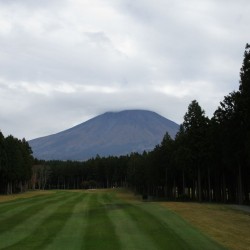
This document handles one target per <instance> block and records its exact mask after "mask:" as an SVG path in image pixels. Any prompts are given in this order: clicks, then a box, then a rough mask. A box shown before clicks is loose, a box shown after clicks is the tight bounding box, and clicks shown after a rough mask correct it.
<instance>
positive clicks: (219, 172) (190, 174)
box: [0, 44, 250, 204]
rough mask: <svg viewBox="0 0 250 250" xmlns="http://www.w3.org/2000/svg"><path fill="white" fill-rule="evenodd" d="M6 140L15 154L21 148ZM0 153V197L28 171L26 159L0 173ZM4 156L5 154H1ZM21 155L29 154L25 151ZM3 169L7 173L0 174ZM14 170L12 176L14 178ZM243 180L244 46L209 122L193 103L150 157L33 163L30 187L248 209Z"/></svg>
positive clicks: (246, 170) (249, 78)
mask: <svg viewBox="0 0 250 250" xmlns="http://www.w3.org/2000/svg"><path fill="white" fill-rule="evenodd" d="M218 84H219V83H218ZM204 91H205V90H204ZM10 138H12V137H10ZM7 139H8V137H7V138H6V139H3V138H2V139H1V145H2V144H3V145H5V147H6V145H7V144H6V142H5V143H2V141H8V140H10V139H8V140H7ZM12 140H14V141H16V144H17V145H19V147H20V148H22V146H21V145H26V144H27V143H26V142H25V141H22V142H20V141H18V140H16V139H12ZM17 142H18V143H17ZM17 148H18V147H17V146H16V149H17ZM1 150H2V146H0V154H1V163H0V164H1V165H0V178H1V179H0V180H1V191H3V190H9V185H10V183H11V185H12V187H13V185H14V186H15V187H16V188H18V183H22V185H23V183H26V182H27V180H28V177H29V174H30V172H29V171H28V172H27V173H26V172H25V171H24V170H23V171H21V172H25V173H26V174H23V175H20V173H21V172H20V170H21V169H22V168H24V169H28V170H30V162H29V161H27V163H26V162H25V161H24V159H30V154H29V153H28V154H27V155H26V157H23V159H22V157H21V158H20V159H21V161H20V162H19V161H18V164H19V165H20V167H21V166H22V167H21V168H20V167H16V168H14V166H15V164H14V165H12V163H8V164H9V165H8V164H7V165H6V164H5V163H4V164H5V165H3V166H12V167H7V168H2V153H1ZM4 150H7V151H6V152H8V149H7V148H5V149H4ZM26 150H27V152H30V151H29V150H30V149H29V147H28V146H27V145H26ZM24 151H25V150H24ZM3 152H5V151H3ZM21 152H23V151H22V150H21ZM12 154H13V155H16V154H17V153H16V152H15V151H14V150H13V151H9V153H6V155H7V156H6V159H8V160H9V161H10V162H12V161H11V160H10V159H12V157H11V156H12ZM8 156H9V157H8ZM28 156H29V157H28ZM3 159H5V158H3ZM15 159H17V156H15ZM3 162H5V161H3ZM6 162H7V160H6ZM15 162H16V163H17V161H15ZM22 164H23V165H22ZM25 164H27V165H25ZM19 165H18V166H19ZM24 165H25V167H24ZM27 166H29V167H27ZM8 168H9V169H11V170H13V171H3V170H4V169H8ZM14 170H15V171H16V172H17V173H18V174H14V173H15V172H14ZM5 173H9V174H5ZM10 173H11V174H10ZM20 176H23V177H22V178H20ZM249 180H250V46H249V45H248V44H247V45H246V50H245V54H244V60H243V65H242V68H241V70H240V82H239V90H238V91H234V92H232V93H230V94H228V95H227V96H225V97H224V100H223V101H222V102H221V103H220V105H219V107H218V108H217V110H216V111H215V112H214V115H213V117H212V118H211V119H209V118H208V117H206V116H205V112H204V110H203V109H202V108H201V107H200V105H199V103H198V102H197V101H195V100H194V101H192V102H191V103H190V105H189V106H188V110H187V112H186V114H185V115H184V121H183V123H182V124H181V126H180V130H179V132H178V133H177V135H176V137H175V139H172V138H171V137H170V136H169V134H168V133H166V135H165V136H164V138H163V140H162V142H161V143H160V144H159V145H157V146H156V147H155V149H154V150H153V151H151V152H144V153H143V154H138V153H132V154H131V155H127V156H121V157H112V156H111V157H106V158H101V157H99V156H97V157H96V158H94V159H90V160H88V161H86V162H72V161H67V162H63V161H48V162H45V161H38V160H35V161H34V165H33V168H32V176H31V181H30V186H31V187H32V188H34V189H35V188H40V189H54V188H56V189H79V188H110V187H129V188H131V189H133V190H134V191H135V192H137V193H139V194H141V195H143V197H144V198H145V199H146V198H151V197H152V198H154V197H157V198H164V199H169V200H195V201H214V202H225V203H226V202H228V203H229V202H230V203H239V204H242V203H245V204H249V203H250V181H249ZM2 181H3V182H2ZM22 185H21V186H22Z"/></svg>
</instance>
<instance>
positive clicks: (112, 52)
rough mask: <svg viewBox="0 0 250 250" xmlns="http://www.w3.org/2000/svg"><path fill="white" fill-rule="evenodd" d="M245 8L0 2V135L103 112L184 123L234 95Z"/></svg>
mask: <svg viewBox="0 0 250 250" xmlns="http://www.w3.org/2000/svg"><path fill="white" fill-rule="evenodd" d="M249 7H250V2H248V1H246V0H240V1H232V0H229V1H226V0H222V1H219V2H218V1H216V0H205V1H198V0H191V1H188V2H187V1H184V0H177V1H173V0H167V1H165V0H157V1H152V0H143V1H142V0H138V1H131V0H125V1H124V0H92V1H89V0H60V1H59V0H52V1H51V0H44V1H32V0H22V1H17V0H12V1H3V0H0V107H1V109H0V129H1V130H2V131H3V132H4V133H5V134H8V133H12V134H14V135H16V136H19V137H23V136H25V137H27V138H34V137H38V136H42V135H45V134H48V133H54V132H57V131H60V130H62V129H65V128H68V127H70V126H72V125H75V124H77V123H79V122H82V121H84V120H86V119H87V118H90V117H93V116H95V115H97V114H100V113H102V112H105V111H109V110H121V109H128V108H142V109H150V110H154V111H156V112H159V113H160V114H162V115H164V116H166V117H167V118H170V119H173V120H175V121H176V122H182V118H183V115H184V113H185V112H186V110H187V106H188V104H189V102H191V100H193V99H197V100H198V101H199V102H200V104H201V106H202V107H203V108H204V109H205V110H206V113H207V114H208V115H210V116H211V115H212V113H213V111H214V110H215V109H216V108H217V106H218V104H219V101H221V100H222V99H223V96H224V95H226V94H228V93H229V92H231V91H232V90H234V89H237V88H238V81H239V70H240V67H241V63H242V59H243V50H244V46H245V43H247V42H249V40H250V39H249V38H250V33H249V30H248V29H249V28H248V23H249V22H250V17H249V15H248V10H249Z"/></svg>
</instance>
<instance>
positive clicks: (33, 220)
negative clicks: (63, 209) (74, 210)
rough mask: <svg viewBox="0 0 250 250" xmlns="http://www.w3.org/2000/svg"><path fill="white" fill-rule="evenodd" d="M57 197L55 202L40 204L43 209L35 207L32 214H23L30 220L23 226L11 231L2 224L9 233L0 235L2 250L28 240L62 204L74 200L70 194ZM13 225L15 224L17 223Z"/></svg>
mask: <svg viewBox="0 0 250 250" xmlns="http://www.w3.org/2000/svg"><path fill="white" fill-rule="evenodd" d="M57 195H58V194H57ZM57 195H55V197H54V200H53V201H49V202H46V203H44V204H43V205H42V206H41V204H39V206H40V208H41V209H37V208H39V207H36V206H35V208H36V209H34V210H33V211H32V213H31V214H27V215H26V214H23V216H25V217H28V218H26V220H25V221H23V222H22V223H21V224H19V225H16V226H14V227H12V228H11V229H10V228H8V225H4V224H2V223H1V224H0V226H1V227H4V228H5V229H6V228H7V231H5V232H3V233H2V234H0V249H4V248H5V247H8V246H10V245H13V244H15V243H17V244H18V242H19V241H22V240H23V239H24V238H27V237H28V236H29V235H30V234H32V233H33V232H34V231H35V230H36V229H37V228H39V226H40V225H41V224H42V223H43V221H44V220H46V218H47V217H48V216H50V215H51V214H52V213H53V212H54V210H56V209H57V208H58V207H59V206H60V205H61V204H64V203H65V202H67V201H68V200H69V199H72V195H71V194H69V193H68V194H64V195H63V196H61V195H59V197H58V196H57ZM12 223H15V221H13V222H12ZM19 249H20V248H19Z"/></svg>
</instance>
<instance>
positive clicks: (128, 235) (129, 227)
mask: <svg viewBox="0 0 250 250" xmlns="http://www.w3.org/2000/svg"><path fill="white" fill-rule="evenodd" d="M109 202H110V203H109V204H106V206H108V207H109V213H108V215H109V218H110V219H111V221H112V222H113V224H114V226H115V231H116V235H117V236H118V237H119V239H120V242H121V245H122V250H132V249H134V250H152V249H157V247H156V245H155V244H154V242H153V241H152V240H151V238H150V237H148V235H147V234H144V233H143V232H142V231H141V230H140V229H139V228H138V226H137V224H136V223H135V222H134V220H133V219H132V218H131V217H130V216H129V215H128V213H127V212H126V209H127V207H128V204H127V203H125V202H124V201H121V200H117V199H116V198H113V197H112V199H110V201H109Z"/></svg>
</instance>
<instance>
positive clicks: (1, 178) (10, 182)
mask: <svg viewBox="0 0 250 250" xmlns="http://www.w3.org/2000/svg"><path fill="white" fill-rule="evenodd" d="M32 164H33V157H32V151H31V148H30V146H29V144H28V143H27V142H26V141H25V139H22V140H19V139H17V138H14V137H13V136H12V135H10V136H8V137H6V138H4V136H3V134H2V133H1V132H0V193H3V194H12V193H16V192H23V191H25V190H26V189H27V188H28V184H29V182H30V178H31V171H32Z"/></svg>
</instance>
